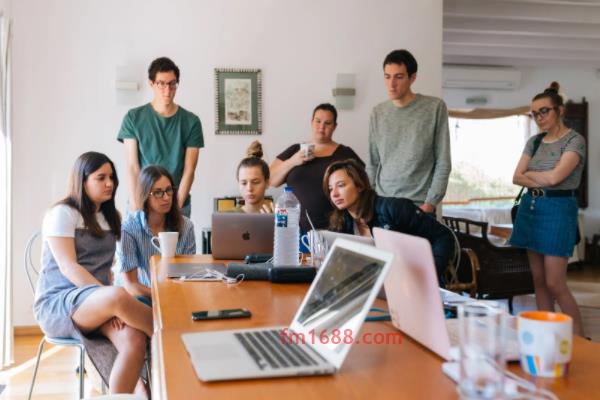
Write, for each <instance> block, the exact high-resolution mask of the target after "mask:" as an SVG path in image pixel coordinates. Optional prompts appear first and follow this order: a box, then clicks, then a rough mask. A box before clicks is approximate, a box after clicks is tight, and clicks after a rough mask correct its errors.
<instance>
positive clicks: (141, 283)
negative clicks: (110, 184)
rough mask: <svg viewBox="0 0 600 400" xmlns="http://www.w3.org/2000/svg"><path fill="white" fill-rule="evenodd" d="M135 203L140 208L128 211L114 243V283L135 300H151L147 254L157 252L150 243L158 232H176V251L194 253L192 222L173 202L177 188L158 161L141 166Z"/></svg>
mask: <svg viewBox="0 0 600 400" xmlns="http://www.w3.org/2000/svg"><path fill="white" fill-rule="evenodd" d="M137 195H138V204H143V209H142V210H137V211H134V212H132V213H129V214H128V215H127V216H126V217H125V220H124V221H123V225H122V228H121V240H120V242H119V243H118V244H117V264H116V266H115V269H116V271H115V272H116V273H115V281H116V284H118V285H122V286H124V287H125V289H126V290H127V291H128V292H129V293H130V294H131V295H133V296H135V297H137V298H138V299H139V300H141V301H143V302H145V303H147V304H151V300H150V299H151V296H152V295H151V291H150V272H149V262H150V257H152V256H153V255H156V254H158V251H157V250H156V249H155V248H154V247H153V246H152V244H151V240H152V237H153V236H156V235H158V234H159V232H179V238H178V241H177V248H176V251H175V252H176V254H195V253H196V237H195V235H194V225H193V224H192V221H190V219H189V218H187V217H185V216H183V215H182V214H181V211H180V209H179V207H178V206H177V204H178V203H177V188H176V187H174V185H173V178H172V177H171V174H169V172H168V171H167V170H166V169H165V168H163V167H160V166H158V165H149V166H147V167H146V168H144V169H143V170H142V172H141V173H140V178H139V180H138V188H137Z"/></svg>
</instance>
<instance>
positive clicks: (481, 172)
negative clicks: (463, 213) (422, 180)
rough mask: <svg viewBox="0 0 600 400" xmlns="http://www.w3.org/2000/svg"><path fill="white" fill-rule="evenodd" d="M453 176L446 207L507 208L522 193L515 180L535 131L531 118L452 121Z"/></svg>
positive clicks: (455, 119)
mask: <svg viewBox="0 0 600 400" xmlns="http://www.w3.org/2000/svg"><path fill="white" fill-rule="evenodd" d="M449 123H450V142H451V146H452V147H451V149H452V173H451V174H450V180H449V183H448V190H447V192H446V197H445V199H444V204H447V205H454V206H460V205H465V204H467V203H469V201H471V203H473V202H477V203H478V205H481V206H483V205H486V204H487V205H508V204H510V203H512V199H513V198H514V197H515V196H516V194H517V193H518V191H519V189H520V188H519V187H518V186H515V185H513V183H512V177H513V173H514V170H515V167H516V166H517V163H518V161H519V158H520V157H521V154H522V153H523V147H524V146H525V143H526V141H527V139H529V137H530V136H531V135H532V134H534V133H535V132H536V128H535V126H534V125H533V126H532V121H530V119H529V117H527V116H523V115H518V116H510V117H505V118H494V119H462V118H450V120H449Z"/></svg>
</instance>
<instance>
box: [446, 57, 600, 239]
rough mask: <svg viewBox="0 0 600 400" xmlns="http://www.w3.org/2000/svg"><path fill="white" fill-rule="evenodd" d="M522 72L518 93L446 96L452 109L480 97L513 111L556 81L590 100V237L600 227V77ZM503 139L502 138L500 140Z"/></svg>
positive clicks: (574, 96) (580, 71)
mask: <svg viewBox="0 0 600 400" xmlns="http://www.w3.org/2000/svg"><path fill="white" fill-rule="evenodd" d="M519 70H520V71H522V79H521V84H520V86H519V88H518V89H517V90H514V91H508V90H495V91H491V90H464V89H444V91H443V93H444V94H443V97H444V100H445V101H446V103H447V104H448V107H449V108H472V106H467V104H466V102H465V99H466V98H467V97H472V96H477V95H481V96H484V97H487V98H488V100H489V101H488V103H487V104H486V105H485V107H486V108H510V107H517V106H523V105H528V104H529V103H530V101H531V98H532V97H533V96H534V95H536V94H537V93H540V92H542V91H543V90H544V89H545V88H546V87H548V85H549V84H550V82H552V81H557V82H559V83H560V85H561V92H564V94H565V95H566V96H567V97H568V98H569V99H571V100H573V101H575V102H581V99H582V97H585V98H586V100H587V101H588V103H589V104H588V136H589V138H588V168H589V170H588V187H589V206H588V208H587V209H586V210H585V211H584V212H583V215H584V221H585V234H586V236H591V235H593V234H595V233H598V232H599V228H600V182H599V181H598V179H597V176H598V175H597V173H598V171H599V170H600V158H599V157H597V154H598V150H599V148H600V76H598V74H597V72H596V71H597V70H596V69H594V68H542V67H539V68H534V67H519ZM497 140H502V138H497Z"/></svg>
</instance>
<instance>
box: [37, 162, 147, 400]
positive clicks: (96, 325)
mask: <svg viewBox="0 0 600 400" xmlns="http://www.w3.org/2000/svg"><path fill="white" fill-rule="evenodd" d="M69 181H70V183H69V194H68V196H67V197H65V198H64V199H63V200H61V201H59V202H58V203H57V204H55V205H54V206H53V207H52V208H51V209H50V210H49V211H48V213H47V214H46V216H45V217H44V222H43V226H42V235H43V245H42V269H41V271H40V276H39V279H38V282H37V289H36V298H35V303H34V313H35V317H36V319H37V321H38V323H39V324H40V327H41V328H42V330H43V331H44V333H45V334H46V335H48V336H53V337H72V338H79V339H83V338H84V336H86V335H89V334H91V333H96V332H97V333H100V334H102V335H104V336H105V337H107V338H108V339H109V340H110V341H111V342H112V343H113V345H114V346H115V347H116V349H117V351H118V355H117V357H116V359H115V361H114V364H113V368H112V371H111V374H110V378H109V389H110V392H111V393H132V392H133V391H134V390H135V389H136V384H137V383H138V382H139V374H140V371H141V369H142V366H143V363H144V356H145V353H146V339H147V337H149V336H152V331H153V328H152V312H151V310H150V308H149V307H147V306H145V305H144V304H142V303H140V302H139V301H136V300H135V299H133V298H132V297H131V296H130V295H129V294H128V293H127V292H126V291H125V290H123V289H122V288H119V287H116V286H110V284H111V282H110V276H111V274H110V268H111V266H112V263H113V258H114V254H115V247H116V242H117V239H118V238H119V237H120V236H121V217H120V215H119V212H118V211H117V210H116V208H115V193H116V190H117V187H118V185H119V180H118V178H117V173H116V171H115V167H114V164H113V162H112V161H111V160H110V159H109V158H108V157H107V156H105V155H104V154H101V153H96V152H88V153H84V154H82V155H81V156H79V158H78V159H77V161H76V162H75V165H74V166H73V169H72V171H71V175H70V180H69ZM137 390H138V391H140V392H141V393H143V390H144V389H143V386H141V385H140V386H138V389H137Z"/></svg>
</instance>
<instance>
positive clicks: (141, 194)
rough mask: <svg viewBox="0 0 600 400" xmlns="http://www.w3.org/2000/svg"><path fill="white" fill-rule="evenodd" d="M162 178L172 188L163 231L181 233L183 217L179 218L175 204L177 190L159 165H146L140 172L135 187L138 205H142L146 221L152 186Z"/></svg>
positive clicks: (176, 203)
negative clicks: (169, 207) (169, 206)
mask: <svg viewBox="0 0 600 400" xmlns="http://www.w3.org/2000/svg"><path fill="white" fill-rule="evenodd" d="M163 176H164V177H166V178H167V179H168V180H169V182H170V183H171V187H172V188H173V198H172V200H173V202H172V204H171V209H170V210H169V212H168V213H167V215H166V218H165V229H166V230H167V231H168V232H179V233H181V227H182V226H183V217H182V216H181V211H180V210H179V203H178V202H177V188H176V187H175V185H174V184H173V178H172V177H171V174H170V173H169V171H167V170H166V169H165V168H163V167H161V166H160V165H148V166H147V167H146V168H144V169H143V170H142V172H140V179H138V187H137V195H138V204H143V205H144V206H143V207H144V213H145V214H146V221H147V220H148V209H149V207H148V198H149V197H150V192H151V191H152V186H153V185H154V184H155V183H156V181H158V180H159V179H160V178H161V177H163Z"/></svg>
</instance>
